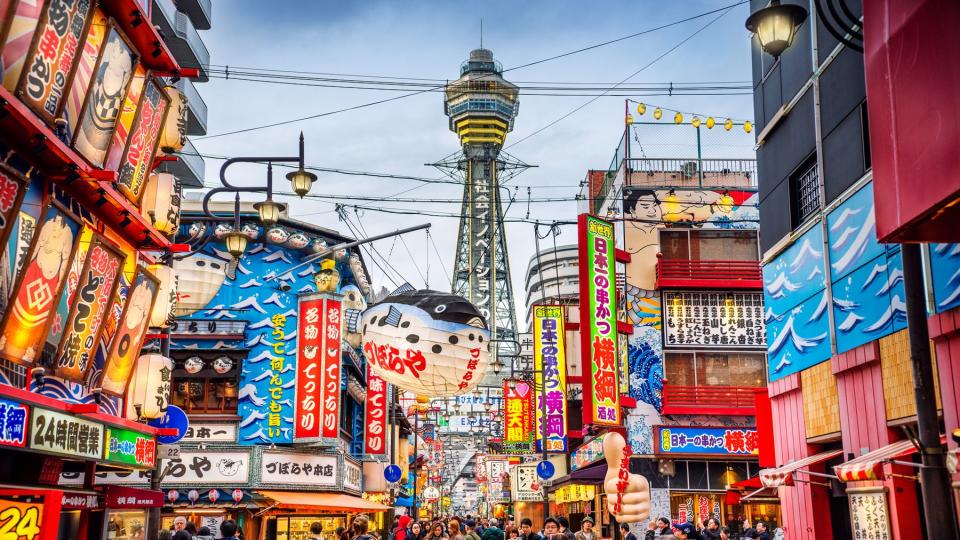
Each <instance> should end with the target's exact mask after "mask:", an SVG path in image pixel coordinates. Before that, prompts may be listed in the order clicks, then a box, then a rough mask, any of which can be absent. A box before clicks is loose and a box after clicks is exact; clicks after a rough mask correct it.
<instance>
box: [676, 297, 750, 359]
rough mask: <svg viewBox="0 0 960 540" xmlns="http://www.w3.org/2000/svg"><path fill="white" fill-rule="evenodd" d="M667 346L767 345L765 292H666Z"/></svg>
mask: <svg viewBox="0 0 960 540" xmlns="http://www.w3.org/2000/svg"><path fill="white" fill-rule="evenodd" d="M663 314H664V323H663V332H664V345H665V346H676V347H683V346H694V347H703V346H715V347H738V348H739V347H748V348H765V347H766V346H767V333H766V328H765V326H764V322H763V293H759V292H710V291H703V292H685V291H684V292H674V291H664V293H663Z"/></svg>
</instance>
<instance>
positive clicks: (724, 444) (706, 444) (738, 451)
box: [654, 426, 759, 456]
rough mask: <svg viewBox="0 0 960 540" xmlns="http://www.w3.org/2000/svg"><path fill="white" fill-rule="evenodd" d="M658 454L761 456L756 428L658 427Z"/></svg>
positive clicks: (655, 449)
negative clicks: (758, 453) (758, 452)
mask: <svg viewBox="0 0 960 540" xmlns="http://www.w3.org/2000/svg"><path fill="white" fill-rule="evenodd" d="M655 433H656V435H655V436H654V440H655V447H654V452H655V453H657V454H723V455H735V456H749V455H756V454H757V445H758V444H759V443H758V441H757V430H756V428H724V427H700V426H689V427H687V426H670V427H666V426H655Z"/></svg>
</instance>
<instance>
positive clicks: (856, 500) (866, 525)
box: [847, 487, 892, 540]
mask: <svg viewBox="0 0 960 540" xmlns="http://www.w3.org/2000/svg"><path fill="white" fill-rule="evenodd" d="M884 489H885V488H883V487H880V488H877V487H869V488H860V489H856V488H848V489H847V497H849V499H850V527H851V528H852V529H853V538H860V539H870V540H890V538H892V536H891V534H890V515H889V514H888V513H887V493H886V491H884Z"/></svg>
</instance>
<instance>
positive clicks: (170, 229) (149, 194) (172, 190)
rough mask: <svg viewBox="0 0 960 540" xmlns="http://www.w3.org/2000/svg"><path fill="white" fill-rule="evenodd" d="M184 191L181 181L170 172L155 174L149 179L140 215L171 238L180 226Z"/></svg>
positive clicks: (144, 191)
mask: <svg viewBox="0 0 960 540" xmlns="http://www.w3.org/2000/svg"><path fill="white" fill-rule="evenodd" d="M182 195H183V194H182V191H181V188H180V181H179V180H177V177H176V176H174V175H173V174H171V173H168V172H155V173H152V174H151V175H150V178H149V179H147V185H146V187H145V188H144V190H143V199H142V201H141V203H140V213H141V214H143V216H144V217H145V218H147V219H148V220H149V221H150V223H151V224H152V225H153V226H154V227H155V228H156V229H157V230H158V231H160V232H161V233H163V234H165V235H167V236H169V235H171V234H173V233H174V232H176V231H177V227H179V226H180V204H181V200H182V199H181V197H182Z"/></svg>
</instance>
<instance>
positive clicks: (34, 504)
mask: <svg viewBox="0 0 960 540" xmlns="http://www.w3.org/2000/svg"><path fill="white" fill-rule="evenodd" d="M43 514H44V504H43V502H39V501H38V500H34V501H31V502H25V501H21V500H11V499H7V498H2V499H0V531H5V534H4V538H6V539H9V540H35V539H37V538H47V537H48V536H52V537H55V536H56V535H55V534H53V535H48V534H42V533H43V532H44V526H45V525H48V524H46V523H45V520H44V519H43V517H44V516H43Z"/></svg>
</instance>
